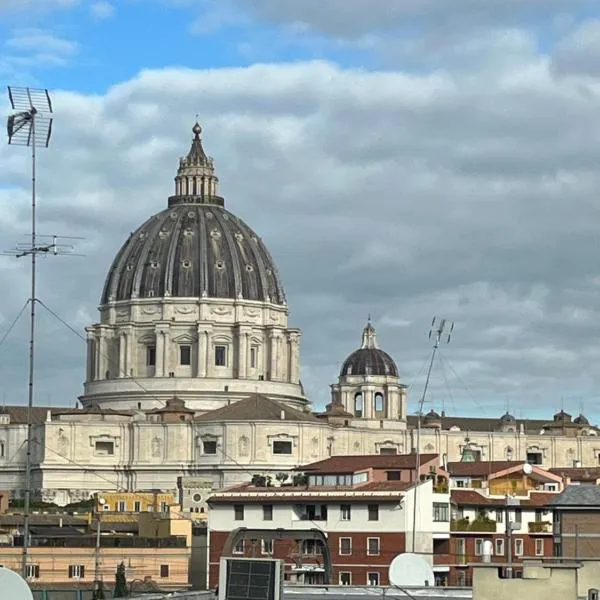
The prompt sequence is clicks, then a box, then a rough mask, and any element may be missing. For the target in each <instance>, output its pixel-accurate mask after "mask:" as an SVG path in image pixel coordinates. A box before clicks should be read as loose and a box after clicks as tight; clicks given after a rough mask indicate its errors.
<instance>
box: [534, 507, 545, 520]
mask: <svg viewBox="0 0 600 600" xmlns="http://www.w3.org/2000/svg"><path fill="white" fill-rule="evenodd" d="M543 519H544V511H543V510H542V509H541V508H536V509H535V522H536V523H539V522H540V521H542V520H543Z"/></svg>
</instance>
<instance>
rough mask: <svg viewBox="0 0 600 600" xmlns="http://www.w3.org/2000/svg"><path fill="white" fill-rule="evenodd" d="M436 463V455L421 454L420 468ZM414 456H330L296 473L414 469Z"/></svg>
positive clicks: (437, 459) (437, 457) (305, 466)
mask: <svg viewBox="0 0 600 600" xmlns="http://www.w3.org/2000/svg"><path fill="white" fill-rule="evenodd" d="M432 461H437V462H438V463H439V455H438V454H421V466H423V465H427V463H429V462H432ZM415 466H416V456H415V455H414V454H361V455H356V456H332V457H331V458H326V459H324V460H320V461H318V462H314V463H310V464H308V465H304V466H303V467H301V468H299V469H298V471H305V472H307V473H310V474H314V473H355V472H356V471H364V470H365V469H414V468H415Z"/></svg>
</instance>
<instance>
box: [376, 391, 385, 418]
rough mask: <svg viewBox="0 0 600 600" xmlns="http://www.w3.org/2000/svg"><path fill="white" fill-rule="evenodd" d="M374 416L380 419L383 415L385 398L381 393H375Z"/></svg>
mask: <svg viewBox="0 0 600 600" xmlns="http://www.w3.org/2000/svg"><path fill="white" fill-rule="evenodd" d="M374 401H375V415H376V416H377V417H382V416H384V415H385V398H384V397H383V394H382V393H381V392H377V393H376V394H375V398H374Z"/></svg>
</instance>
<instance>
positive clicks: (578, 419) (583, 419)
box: [573, 414, 590, 425]
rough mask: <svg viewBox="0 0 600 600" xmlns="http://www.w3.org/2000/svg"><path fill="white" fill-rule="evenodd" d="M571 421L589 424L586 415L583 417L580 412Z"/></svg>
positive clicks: (578, 423)
mask: <svg viewBox="0 0 600 600" xmlns="http://www.w3.org/2000/svg"><path fill="white" fill-rule="evenodd" d="M573 423H576V424H577V425H589V424H590V422H589V421H588V420H587V418H586V417H584V416H583V415H582V414H580V415H579V416H578V417H575V418H574V419H573Z"/></svg>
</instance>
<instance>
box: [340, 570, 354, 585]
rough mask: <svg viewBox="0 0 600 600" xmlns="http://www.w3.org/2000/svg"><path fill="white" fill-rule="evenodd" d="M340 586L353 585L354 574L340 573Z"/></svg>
mask: <svg viewBox="0 0 600 600" xmlns="http://www.w3.org/2000/svg"><path fill="white" fill-rule="evenodd" d="M340 585H352V573H348V572H347V571H340Z"/></svg>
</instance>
